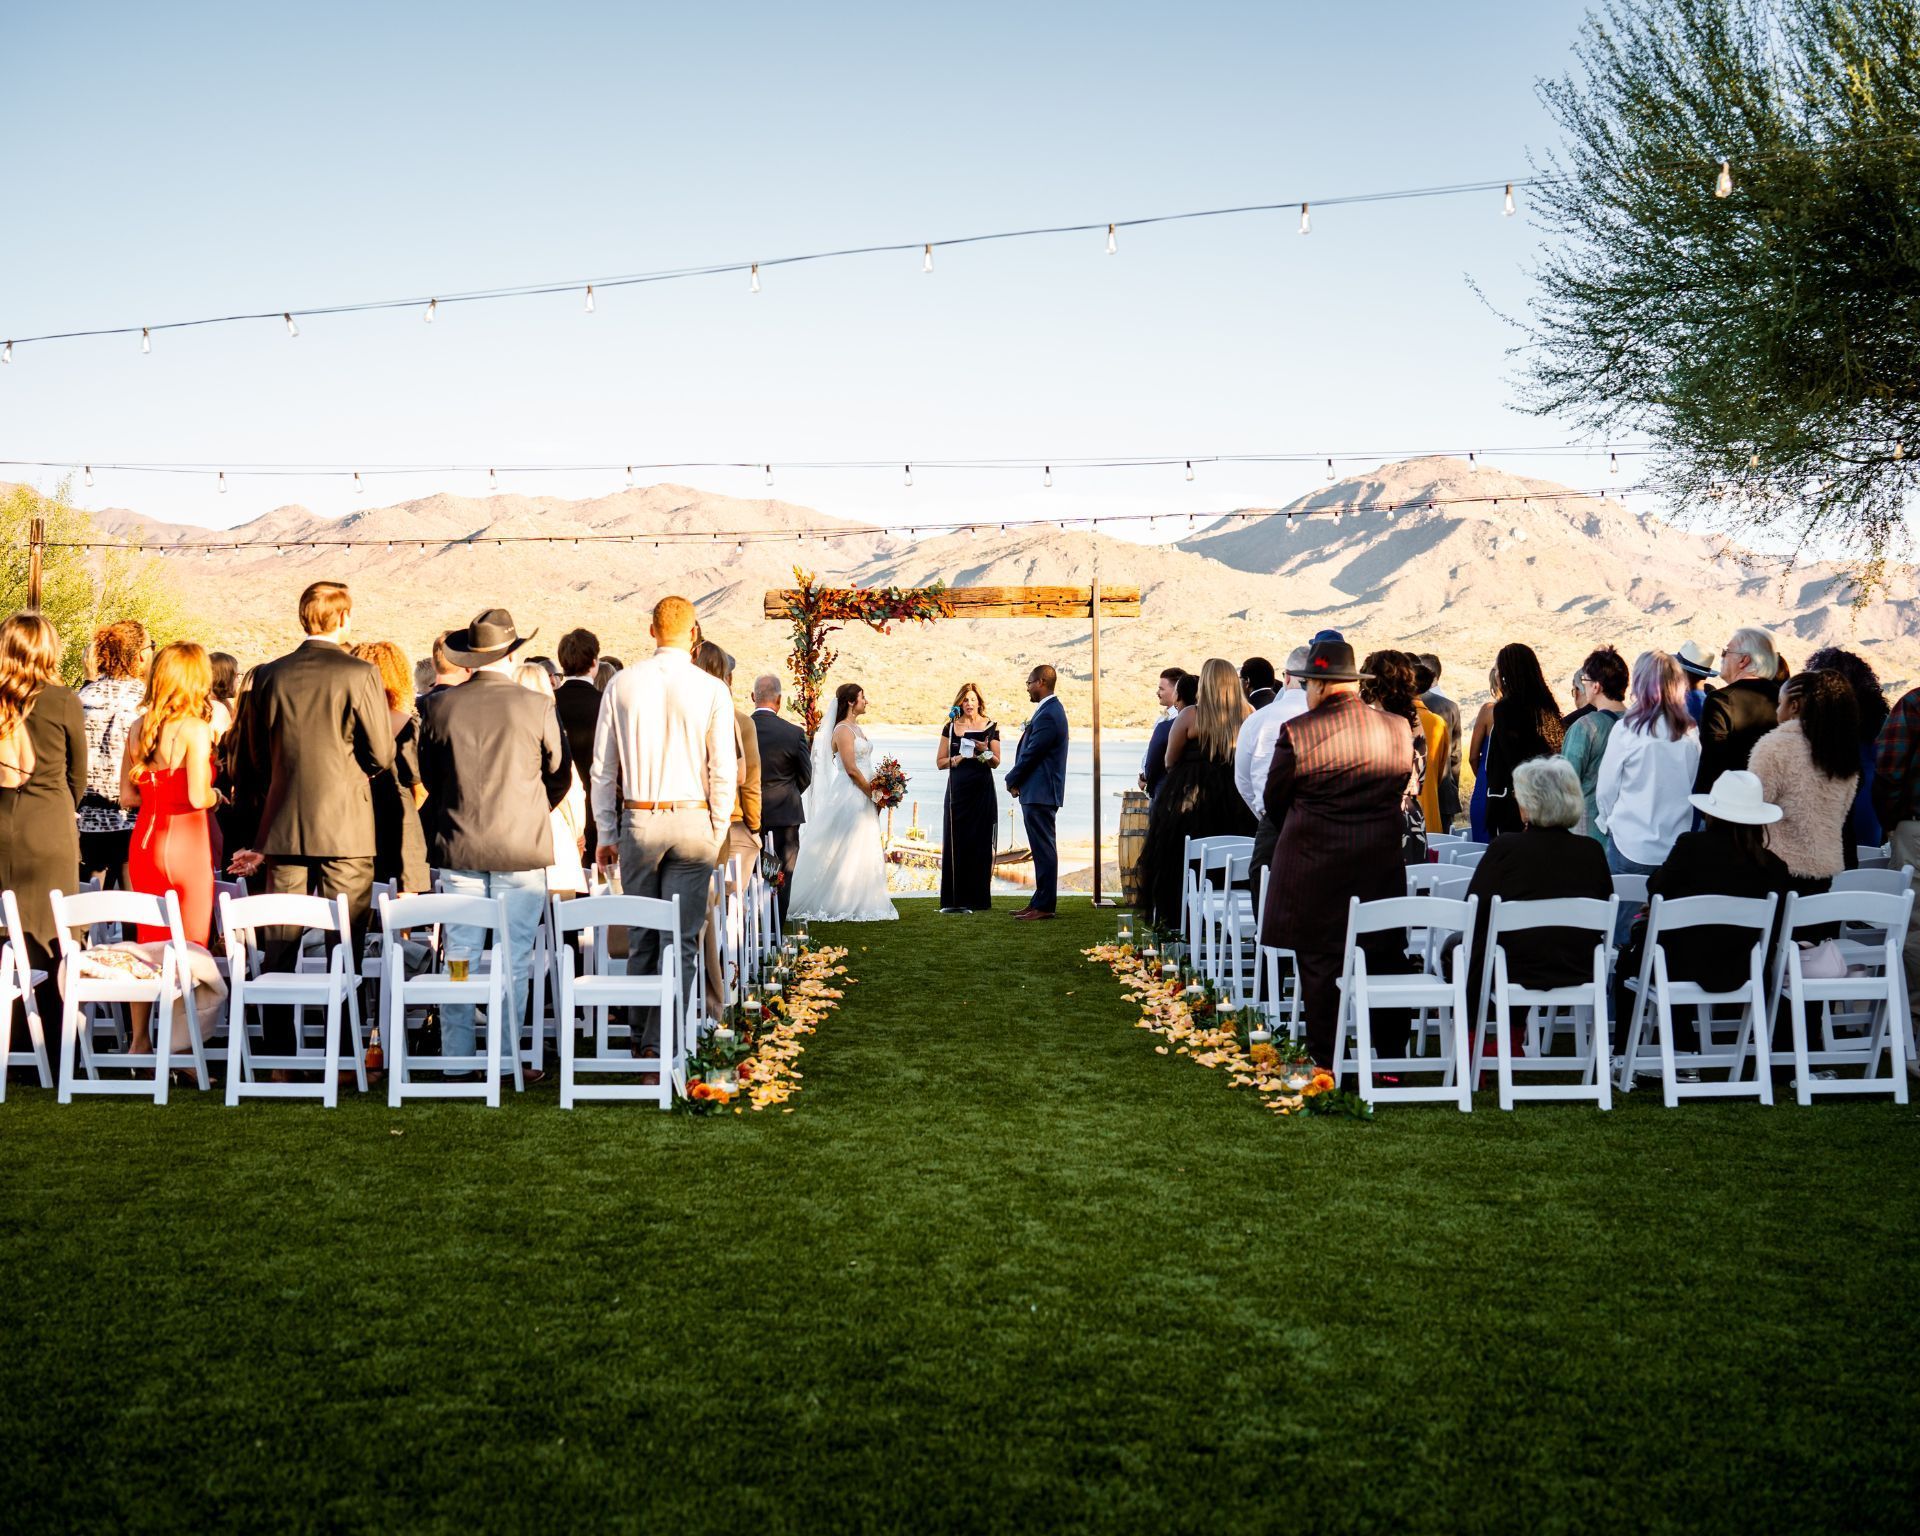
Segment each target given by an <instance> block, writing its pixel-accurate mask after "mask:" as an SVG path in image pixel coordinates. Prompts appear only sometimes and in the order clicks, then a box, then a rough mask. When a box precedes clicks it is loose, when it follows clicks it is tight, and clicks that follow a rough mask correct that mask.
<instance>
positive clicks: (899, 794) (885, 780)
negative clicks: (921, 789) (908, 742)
mask: <svg viewBox="0 0 1920 1536" xmlns="http://www.w3.org/2000/svg"><path fill="white" fill-rule="evenodd" d="M906 798H907V771H906V769H904V768H902V767H901V766H900V759H899V758H897V757H883V758H881V759H880V761H879V763H878V765H877V766H876V767H875V768H874V770H873V803H874V804H875V805H877V806H879V807H880V809H881V810H883V811H890V810H892V809H893V808H894V807H895V806H896V805H898V804H900V802H901V801H903V800H905V799H906Z"/></svg>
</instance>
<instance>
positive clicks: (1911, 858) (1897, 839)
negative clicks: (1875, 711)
mask: <svg viewBox="0 0 1920 1536" xmlns="http://www.w3.org/2000/svg"><path fill="white" fill-rule="evenodd" d="M1873 812H1874V815H1875V816H1877V817H1878V818H1879V820H1880V825H1881V826H1882V827H1883V828H1885V829H1886V835H1887V844H1888V846H1889V847H1890V848H1891V849H1892V852H1893V867H1894V868H1895V869H1899V868H1901V867H1902V866H1903V865H1912V866H1913V867H1914V868H1916V869H1920V688H1909V689H1908V690H1907V691H1906V692H1905V693H1903V694H1901V695H1900V698H1899V700H1898V702H1896V703H1895V704H1894V706H1893V709H1892V711H1891V712H1890V713H1889V714H1888V715H1887V723H1886V724H1885V725H1883V726H1881V727H1880V739H1879V741H1878V743H1877V744H1876V746H1875V749H1874V758H1873ZM1902 968H1903V969H1904V970H1905V971H1906V975H1907V1007H1908V1009H1909V1010H1910V1013H1911V1017H1912V1018H1913V1020H1914V1022H1915V1024H1916V1025H1920V923H1910V924H1909V925H1908V927H1907V942H1906V946H1905V949H1904V951H1903V954H1902Z"/></svg>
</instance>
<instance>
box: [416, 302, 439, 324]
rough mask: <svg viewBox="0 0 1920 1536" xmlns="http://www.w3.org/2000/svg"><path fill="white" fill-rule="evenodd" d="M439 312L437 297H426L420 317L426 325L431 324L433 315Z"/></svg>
mask: <svg viewBox="0 0 1920 1536" xmlns="http://www.w3.org/2000/svg"><path fill="white" fill-rule="evenodd" d="M439 313H440V301H439V300H438V299H428V300H427V308H426V312H425V313H424V314H422V315H421V316H420V318H421V319H422V320H423V321H425V322H426V323H427V324H428V325H432V324H433V317H434V316H435V315H437V314H439Z"/></svg>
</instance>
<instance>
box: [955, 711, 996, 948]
mask: <svg viewBox="0 0 1920 1536" xmlns="http://www.w3.org/2000/svg"><path fill="white" fill-rule="evenodd" d="M999 739H1000V727H999V726H997V725H995V724H994V723H993V722H992V721H991V720H989V721H988V722H987V727H986V729H985V730H981V731H967V732H964V733H962V732H961V731H960V729H959V728H958V726H956V725H954V724H952V723H949V724H948V726H947V728H946V742H947V760H948V762H949V764H950V766H949V767H948V769H947V804H946V814H945V816H944V818H943V825H942V828H941V840H940V905H941V906H942V907H957V908H959V909H961V910H963V911H968V912H987V911H991V910H992V908H993V831H994V826H995V823H996V821H997V820H998V817H999V814H1000V807H999V797H998V796H997V795H996V794H995V793H994V789H993V756H992V753H991V752H990V751H989V753H988V755H987V756H985V757H978V758H973V757H969V758H962V757H960V755H959V754H958V752H957V751H956V750H955V749H956V747H957V745H958V744H959V743H960V742H961V741H976V742H979V743H980V744H981V745H982V746H985V747H988V748H991V747H992V746H993V744H994V743H995V742H997V741H998V740H999Z"/></svg>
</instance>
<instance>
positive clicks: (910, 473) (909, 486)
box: [907, 464, 913, 490]
mask: <svg viewBox="0 0 1920 1536" xmlns="http://www.w3.org/2000/svg"><path fill="white" fill-rule="evenodd" d="M907 489H908V490H912V489H913V466H912V465H911V464H909V465H907Z"/></svg>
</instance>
